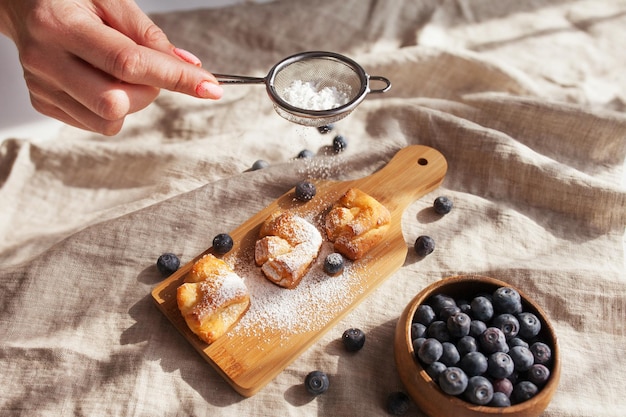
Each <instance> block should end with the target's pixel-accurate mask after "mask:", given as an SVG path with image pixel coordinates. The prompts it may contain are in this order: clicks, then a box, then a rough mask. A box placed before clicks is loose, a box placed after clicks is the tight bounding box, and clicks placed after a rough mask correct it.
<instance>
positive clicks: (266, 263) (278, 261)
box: [254, 212, 322, 289]
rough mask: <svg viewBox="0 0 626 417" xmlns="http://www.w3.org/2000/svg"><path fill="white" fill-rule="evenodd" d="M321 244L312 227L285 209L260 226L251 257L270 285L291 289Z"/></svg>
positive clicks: (319, 234)
mask: <svg viewBox="0 0 626 417" xmlns="http://www.w3.org/2000/svg"><path fill="white" fill-rule="evenodd" d="M321 245H322V235H321V233H320V232H319V230H317V228H316V227H315V226H313V225H312V224H311V223H309V222H308V221H306V220H305V219H303V218H302V217H300V216H297V215H295V214H293V213H289V212H276V213H273V214H272V215H271V216H270V217H269V218H268V219H267V220H266V221H265V222H264V223H263V225H262V226H261V230H260V232H259V239H258V240H257V242H256V245H255V248H254V260H255V262H256V264H257V265H258V266H260V267H261V270H262V271H263V274H265V276H266V277H267V279H269V280H270V281H272V282H273V283H274V284H277V285H280V286H281V287H285V288H290V289H291V288H295V287H296V286H297V285H298V283H299V282H300V280H301V279H302V277H303V276H304V275H305V274H306V272H307V271H308V269H309V267H310V266H311V264H312V263H313V261H314V260H315V259H316V258H317V254H318V252H319V250H320V247H321Z"/></svg>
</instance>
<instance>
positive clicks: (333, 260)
mask: <svg viewBox="0 0 626 417" xmlns="http://www.w3.org/2000/svg"><path fill="white" fill-rule="evenodd" d="M344 266H345V263H344V260H343V256H341V254H340V253H331V254H329V255H328V256H326V259H324V271H325V272H326V273H327V274H328V275H337V274H340V273H341V272H342V271H343V268H344Z"/></svg>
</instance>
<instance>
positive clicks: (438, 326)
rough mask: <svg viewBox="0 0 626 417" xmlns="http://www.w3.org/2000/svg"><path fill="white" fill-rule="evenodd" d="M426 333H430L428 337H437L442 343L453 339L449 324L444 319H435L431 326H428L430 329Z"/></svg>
mask: <svg viewBox="0 0 626 417" xmlns="http://www.w3.org/2000/svg"><path fill="white" fill-rule="evenodd" d="M426 333H427V334H428V337H432V338H435V339H437V340H439V341H440V342H442V343H443V342H449V341H450V340H452V337H451V336H450V332H449V331H448V325H447V324H446V322H445V321H442V320H435V321H433V322H432V323H430V326H428V330H427V331H426Z"/></svg>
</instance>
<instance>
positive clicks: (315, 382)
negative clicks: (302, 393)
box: [304, 371, 330, 395]
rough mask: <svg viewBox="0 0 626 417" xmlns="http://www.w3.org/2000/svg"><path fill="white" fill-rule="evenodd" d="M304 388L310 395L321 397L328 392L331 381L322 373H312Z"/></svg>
mask: <svg viewBox="0 0 626 417" xmlns="http://www.w3.org/2000/svg"><path fill="white" fill-rule="evenodd" d="M304 386H305V387H306V390H307V391H308V392H309V394H312V395H320V394H323V393H324V392H326V390H328V387H329V386H330V381H329V380H328V376H327V375H326V374H325V373H324V372H322V371H312V372H310V373H309V374H308V375H307V376H306V378H305V379H304Z"/></svg>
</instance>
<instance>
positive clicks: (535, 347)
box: [529, 342, 552, 365]
mask: <svg viewBox="0 0 626 417" xmlns="http://www.w3.org/2000/svg"><path fill="white" fill-rule="evenodd" d="M529 349H530V351H531V352H532V353H533V356H534V357H535V363H540V364H542V365H545V364H547V363H549V362H550V359H552V350H551V349H550V347H549V346H548V345H546V344H545V343H543V342H535V343H533V344H532V345H530V348H529Z"/></svg>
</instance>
